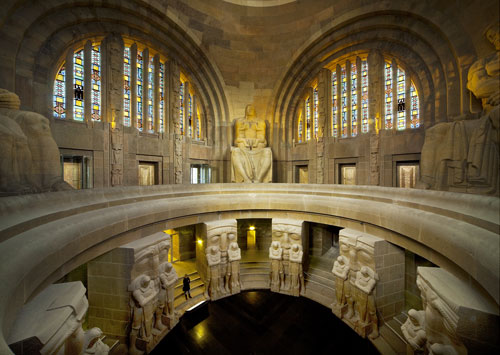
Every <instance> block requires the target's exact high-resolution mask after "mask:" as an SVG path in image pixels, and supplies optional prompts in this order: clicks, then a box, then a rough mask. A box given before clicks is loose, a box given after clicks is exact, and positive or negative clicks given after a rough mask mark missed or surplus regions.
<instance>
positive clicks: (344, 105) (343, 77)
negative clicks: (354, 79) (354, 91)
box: [340, 66, 348, 138]
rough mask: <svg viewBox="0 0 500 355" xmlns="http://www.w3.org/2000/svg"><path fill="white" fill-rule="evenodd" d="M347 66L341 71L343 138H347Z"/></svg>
mask: <svg viewBox="0 0 500 355" xmlns="http://www.w3.org/2000/svg"><path fill="white" fill-rule="evenodd" d="M346 75H347V74H346V70H345V66H342V68H341V69H340V78H341V85H342V122H341V129H342V137H343V138H345V137H347V119H348V118H347V77H346Z"/></svg>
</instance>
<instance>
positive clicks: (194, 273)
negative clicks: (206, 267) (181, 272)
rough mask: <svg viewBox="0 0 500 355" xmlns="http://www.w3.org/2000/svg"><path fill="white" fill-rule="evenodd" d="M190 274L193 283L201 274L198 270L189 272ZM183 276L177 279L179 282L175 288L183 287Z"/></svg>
mask: <svg viewBox="0 0 500 355" xmlns="http://www.w3.org/2000/svg"><path fill="white" fill-rule="evenodd" d="M188 276H189V279H190V280H191V283H193V282H194V281H196V280H199V279H200V275H199V274H198V272H197V271H195V272H192V273H190V274H188ZM183 278H184V277H179V280H177V283H176V284H175V288H178V287H182V285H183V282H182V279H183Z"/></svg>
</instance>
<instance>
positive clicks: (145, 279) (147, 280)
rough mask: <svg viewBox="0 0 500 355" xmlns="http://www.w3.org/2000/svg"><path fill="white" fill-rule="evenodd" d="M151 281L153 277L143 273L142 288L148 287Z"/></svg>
mask: <svg viewBox="0 0 500 355" xmlns="http://www.w3.org/2000/svg"><path fill="white" fill-rule="evenodd" d="M150 282H151V278H150V277H149V276H148V275H143V276H142V277H141V288H146V287H148V286H149V283H150Z"/></svg>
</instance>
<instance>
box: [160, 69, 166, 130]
mask: <svg viewBox="0 0 500 355" xmlns="http://www.w3.org/2000/svg"><path fill="white" fill-rule="evenodd" d="M159 76H160V132H164V126H163V125H164V123H163V120H164V117H165V112H164V111H165V64H164V63H162V62H160V73H159Z"/></svg>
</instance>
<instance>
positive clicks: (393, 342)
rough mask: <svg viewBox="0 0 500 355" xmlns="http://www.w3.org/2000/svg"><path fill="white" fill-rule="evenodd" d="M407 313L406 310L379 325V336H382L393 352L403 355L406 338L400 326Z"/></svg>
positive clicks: (404, 320)
mask: <svg viewBox="0 0 500 355" xmlns="http://www.w3.org/2000/svg"><path fill="white" fill-rule="evenodd" d="M407 318H408V315H407V314H406V312H402V313H400V314H398V315H397V316H395V317H393V318H392V319H390V320H388V321H385V323H384V325H382V326H381V327H380V336H381V337H382V338H384V340H385V341H386V342H387V344H388V345H389V346H390V347H391V348H392V350H393V351H394V353H395V354H398V355H404V354H406V344H407V342H406V340H405V338H404V336H403V332H402V331H401V326H402V325H403V323H404V322H406V319H407Z"/></svg>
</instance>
